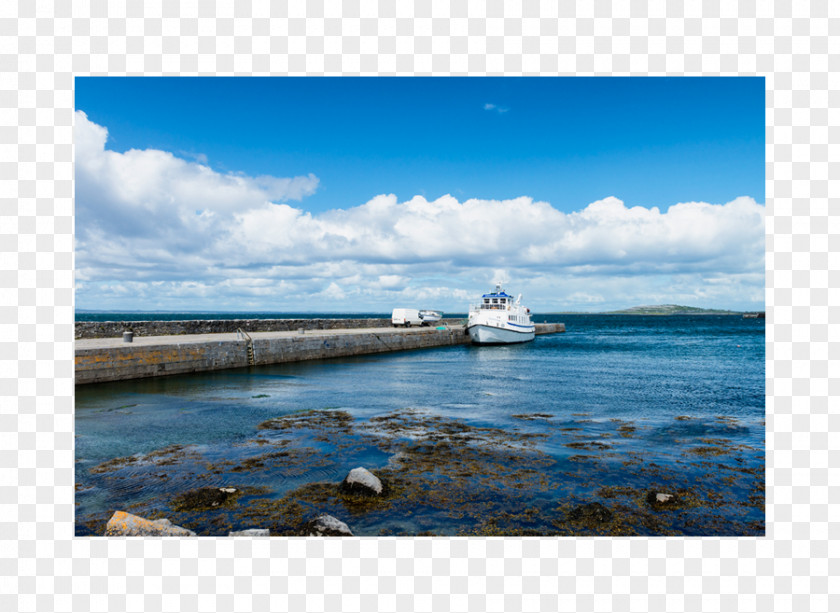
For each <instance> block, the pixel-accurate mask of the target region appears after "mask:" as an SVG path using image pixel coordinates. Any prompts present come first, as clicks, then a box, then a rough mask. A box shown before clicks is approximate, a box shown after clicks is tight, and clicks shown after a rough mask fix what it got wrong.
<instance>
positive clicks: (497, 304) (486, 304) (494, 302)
mask: <svg viewBox="0 0 840 613" xmlns="http://www.w3.org/2000/svg"><path fill="white" fill-rule="evenodd" d="M509 304H513V296H510V295H509V294H506V293H505V292H504V290H503V289H502V286H501V285H497V286H496V291H495V292H493V293H491V294H484V295H483V296H482V297H481V305H480V306H481V308H482V309H507V308H508V305H509Z"/></svg>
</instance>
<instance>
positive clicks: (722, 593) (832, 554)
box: [0, 0, 840, 612]
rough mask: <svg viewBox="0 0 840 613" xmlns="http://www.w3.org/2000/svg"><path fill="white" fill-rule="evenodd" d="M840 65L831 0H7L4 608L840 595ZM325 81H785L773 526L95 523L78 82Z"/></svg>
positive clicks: (776, 215) (3, 7) (693, 601)
mask: <svg viewBox="0 0 840 613" xmlns="http://www.w3.org/2000/svg"><path fill="white" fill-rule="evenodd" d="M838 68H840V5H839V4H838V3H832V2H829V1H828V0H823V1H815V2H807V3H804V2H803V3H784V2H776V3H771V2H756V1H755V0H753V1H752V2H737V3H736V2H716V1H714V0H711V1H704V2H702V3H701V2H686V3H682V2H667V3H666V2H665V0H658V1H653V2H642V1H634V0H630V1H625V2H608V1H604V2H599V1H595V2H580V3H577V5H575V4H574V3H571V2H562V3H556V2H527V3H515V2H502V1H501V0H495V1H489V2H486V3H485V2H472V3H468V2H463V1H460V2H417V3H409V2H393V3H392V2H378V3H376V2H361V1H360V0H355V1H348V2H338V1H337V0H336V1H334V2H324V1H316V2H306V3H303V2H269V1H268V0H264V1H258V0H254V1H239V2H236V3H235V4H234V2H233V1H232V0H229V1H227V2H214V1H210V0H208V1H202V2H185V3H175V2H163V0H157V1H153V2H131V3H121V2H106V0H92V1H80V2H75V1H74V2H72V3H71V2H56V3H53V2H31V1H23V2H15V1H8V0H7V1H6V2H2V3H0V209H1V211H2V216H1V217H0V222H1V223H2V225H0V315H2V316H0V402H1V403H2V404H1V405H0V408H1V409H2V410H0V438H1V439H2V446H0V538H2V547H0V611H22V612H23V611H70V610H72V611H108V612H114V611H129V610H131V611H184V612H188V611H234V610H237V611H268V610H272V611H279V610H294V611H297V610H310V611H316V610H317V611H321V610H325V611H371V610H389V611H526V610H527V611H530V610H553V611H554V610H558V611H576V612H585V611H596V610H597V611H624V610H632V611H645V612H647V611H680V610H686V611H698V610H703V611H736V610H737V611H753V610H757V611H829V610H832V611H838V610H840V596H838V592H839V590H838V587H837V580H831V581H830V577H832V576H834V577H837V576H838V574H840V572H838V571H840V560H839V559H838V542H840V540H838V539H837V537H838V535H839V534H840V524H838V522H837V520H836V519H834V517H833V514H832V513H831V512H830V509H831V508H832V507H834V508H835V509H836V507H837V502H838V488H837V486H836V485H834V486H833V487H831V486H830V484H832V483H837V481H838V477H840V474H838V466H840V462H839V461H838V453H840V452H838V448H840V445H838V435H837V431H838V430H840V419H838V414H837V410H836V409H835V410H831V409H830V407H829V403H830V397H832V396H837V395H838V392H840V378H838V368H839V367H838V364H840V361H837V360H835V361H833V362H832V361H830V358H831V357H832V355H833V356H834V357H835V358H837V357H838V344H837V340H838V332H837V327H836V325H832V324H837V322H838V319H840V318H838V314H840V311H839V310H840V306H831V305H837V304H840V300H838V298H840V295H838V290H837V289H835V288H836V287H837V286H838V285H840V283H838V281H840V272H838V266H837V264H838V256H837V255H836V253H837V252H838V251H840V233H839V232H838V230H840V221H838V219H837V216H832V215H831V211H830V209H829V199H830V198H831V196H834V197H835V198H836V197H837V195H838V194H837V191H838V182H837V179H838V174H840V172H838V171H840V152H839V151H838V145H837V144H836V143H837V142H838V141H839V140H840V138H838V137H840V127H838V126H839V125H840V122H838V111H837V110H835V109H836V108H838V107H840V94H838V79H840V77H838ZM323 73H327V74H348V75H358V74H366V75H368V74H370V75H373V74H437V75H443V74H508V75H519V74H545V75H557V74H564V75H568V74H579V75H592V74H615V75H631V74H633V75H638V74H655V75H681V74H691V75H718V74H724V75H756V74H758V75H764V76H766V78H767V126H768V127H767V181H768V183H767V200H766V203H767V212H768V214H767V231H768V238H767V292H766V298H767V310H768V320H767V360H768V361H767V394H768V396H767V413H768V419H767V447H768V449H767V451H768V453H767V468H768V486H769V487H768V508H767V524H768V536H767V537H766V538H739V539H735V538H733V539H712V538H691V539H688V538H660V539H642V538H638V539H627V538H606V539H600V538H599V539H591V538H590V539H550V538H537V539H515V538H504V539H495V538H486V539H485V538H470V539H430V538H417V539H395V538H368V539H334V540H330V539H325V540H317V539H281V538H275V539H254V540H248V539H213V538H202V539H170V540H154V539H104V538H79V539H76V538H74V537H73V503H74V497H73V463H74V457H73V380H72V358H73V272H72V268H73V254H72V252H73V239H72V237H73V201H72V196H73V165H72V121H73V114H72V113H73V77H74V76H75V75H89V74H109V75H125V74H137V75H139V74H154V75H160V74H164V75H169V74H189V75H195V74H225V75H233V74H237V75H239V74H265V75H268V74H273V75H283V74H298V75H300V74H323ZM832 118H833V119H832ZM832 135H833V136H832ZM832 179H833V181H832ZM832 262H833V264H832ZM831 279H834V281H833V282H832V281H831ZM832 296H834V299H832V298H831V297H832ZM832 347H834V349H832ZM832 364H833V365H832ZM832 424H834V425H833V426H832Z"/></svg>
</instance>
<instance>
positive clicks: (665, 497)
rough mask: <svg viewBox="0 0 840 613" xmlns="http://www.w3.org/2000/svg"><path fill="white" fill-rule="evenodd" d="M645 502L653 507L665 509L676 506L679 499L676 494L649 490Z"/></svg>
mask: <svg viewBox="0 0 840 613" xmlns="http://www.w3.org/2000/svg"><path fill="white" fill-rule="evenodd" d="M647 502H648V504H649V505H650V506H651V507H653V508H654V509H667V508H670V507H675V506H678V505H679V503H680V499H679V497H678V496H677V495H676V494H668V493H666V492H657V491H656V490H650V491H649V492H648V494H647Z"/></svg>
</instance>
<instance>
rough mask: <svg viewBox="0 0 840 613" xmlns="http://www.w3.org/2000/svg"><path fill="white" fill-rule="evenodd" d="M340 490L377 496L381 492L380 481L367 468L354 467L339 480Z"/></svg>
mask: <svg viewBox="0 0 840 613" xmlns="http://www.w3.org/2000/svg"><path fill="white" fill-rule="evenodd" d="M340 489H341V491H342V492H349V493H352V494H367V495H371V496H379V495H381V494H382V491H383V487H382V482H381V481H380V480H379V479H378V478H377V477H376V475H374V474H373V473H371V472H370V471H369V470H368V469H366V468H362V467H361V466H360V467H358V468H354V469H353V470H351V471H350V473H349V474H348V475H347V476H346V477H345V478H344V481H342V482H341V488H340Z"/></svg>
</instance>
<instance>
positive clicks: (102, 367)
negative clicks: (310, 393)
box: [75, 324, 566, 385]
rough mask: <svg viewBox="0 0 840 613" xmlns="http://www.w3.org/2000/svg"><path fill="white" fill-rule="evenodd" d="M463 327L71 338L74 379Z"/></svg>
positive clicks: (438, 336)
mask: <svg viewBox="0 0 840 613" xmlns="http://www.w3.org/2000/svg"><path fill="white" fill-rule="evenodd" d="M565 329H566V328H565V326H564V325H563V324H537V334H553V333H557V332H565ZM469 342H470V339H469V336H468V335H467V333H466V331H465V330H464V327H463V326H453V327H449V328H447V329H443V330H438V329H436V328H411V329H404V328H400V329H394V328H391V327H387V328H386V327H382V328H372V329H367V330H358V331H353V330H347V329H345V330H335V331H332V332H331V331H312V332H309V333H291V334H290V333H270V332H269V333H256V335H255V336H254V337H253V339H252V340H251V341H248V340H247V339H245V338H238V337H237V336H227V335H225V336H222V337H215V338H214V336H212V335H201V336H192V337H190V336H169V337H164V338H154V339H153V338H148V339H139V340H138V341H135V342H133V343H123V342H121V341H119V340H117V339H89V340H81V341H78V342H77V343H76V361H75V383H76V385H80V384H85V383H100V382H105V381H122V380H126V379H140V378H144V377H157V376H161V375H175V374H184V373H193V372H202V371H212V370H222V369H226V368H241V367H247V366H259V365H263V364H280V363H283V362H300V361H305V360H319V359H325V358H337V357H346V356H354V355H365V354H371V353H383V352H388V351H406V350H410V349H424V348H428V347H444V346H447V345H460V344H465V343H469Z"/></svg>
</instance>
